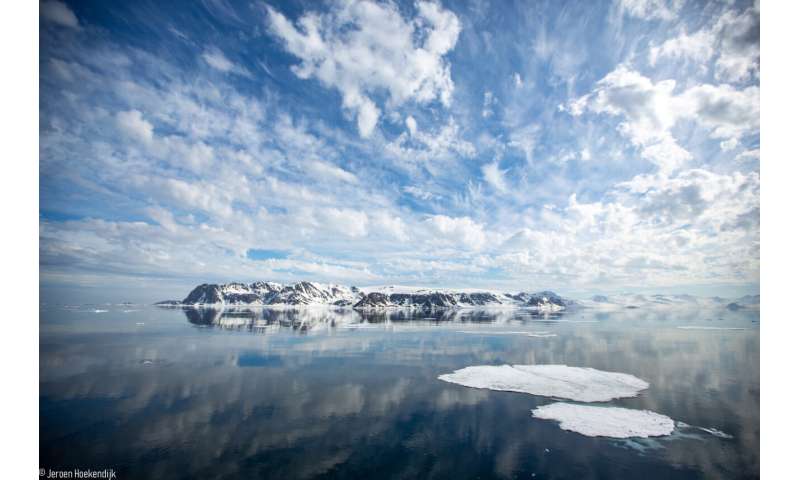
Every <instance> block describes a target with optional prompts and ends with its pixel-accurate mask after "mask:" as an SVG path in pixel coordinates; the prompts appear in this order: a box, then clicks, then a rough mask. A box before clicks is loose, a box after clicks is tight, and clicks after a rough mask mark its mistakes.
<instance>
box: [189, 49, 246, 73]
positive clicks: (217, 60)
mask: <svg viewBox="0 0 800 480" xmlns="http://www.w3.org/2000/svg"><path fill="white" fill-rule="evenodd" d="M200 56H201V57H202V59H203V60H204V61H205V62H206V63H207V64H208V65H209V66H210V67H211V68H213V69H215V70H219V71H220V72H223V73H235V74H237V75H242V76H245V77H247V76H250V73H249V72H248V71H247V70H245V69H244V68H243V67H242V66H240V65H237V64H235V63H233V62H232V61H230V60H229V59H228V57H226V56H225V54H224V53H222V51H221V50H219V49H218V48H209V49H207V50H206V51H204V52H203V53H202V54H201V55H200Z"/></svg>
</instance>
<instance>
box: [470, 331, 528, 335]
mask: <svg viewBox="0 0 800 480" xmlns="http://www.w3.org/2000/svg"><path fill="white" fill-rule="evenodd" d="M456 333H470V334H474V335H528V334H529V333H532V332H509V331H497V332H493V331H491V330H456Z"/></svg>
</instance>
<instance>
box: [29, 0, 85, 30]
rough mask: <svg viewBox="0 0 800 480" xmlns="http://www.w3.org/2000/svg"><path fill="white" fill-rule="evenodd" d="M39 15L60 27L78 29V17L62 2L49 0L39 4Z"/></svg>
mask: <svg viewBox="0 0 800 480" xmlns="http://www.w3.org/2000/svg"><path fill="white" fill-rule="evenodd" d="M39 15H41V16H42V18H44V19H45V20H47V21H49V22H53V23H55V24H58V25H61V26H62V27H68V28H74V29H76V30H78V29H80V28H81V26H80V23H78V17H76V16H75V13H73V12H72V10H70V8H69V7H68V6H67V5H65V4H64V3H62V2H58V1H55V0H49V1H47V2H42V3H41V4H40V5H39Z"/></svg>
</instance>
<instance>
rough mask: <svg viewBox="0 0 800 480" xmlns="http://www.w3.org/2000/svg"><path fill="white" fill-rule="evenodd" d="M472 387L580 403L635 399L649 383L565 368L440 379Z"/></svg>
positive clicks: (464, 372)
mask: <svg viewBox="0 0 800 480" xmlns="http://www.w3.org/2000/svg"><path fill="white" fill-rule="evenodd" d="M439 380H443V381H445V382H450V383H455V384H458V385H463V386H465V387H473V388H487V389H489V390H501V391H508V392H520V393H530V394H531V395H539V396H542V397H556V398H565V399H569V400H576V401H579V402H607V401H609V400H613V399H615V398H623V397H635V396H636V395H637V394H638V393H639V392H640V391H641V390H644V389H646V388H647V387H649V385H648V383H647V382H645V381H644V380H642V379H640V378H636V377H634V376H633V375H628V374H625V373H616V372H604V371H602V370H595V369H594V368H580V367H568V366H566V365H513V366H512V365H497V366H495V365H478V366H473V367H466V368H462V369H460V370H456V371H455V372H453V373H448V374H444V375H440V376H439Z"/></svg>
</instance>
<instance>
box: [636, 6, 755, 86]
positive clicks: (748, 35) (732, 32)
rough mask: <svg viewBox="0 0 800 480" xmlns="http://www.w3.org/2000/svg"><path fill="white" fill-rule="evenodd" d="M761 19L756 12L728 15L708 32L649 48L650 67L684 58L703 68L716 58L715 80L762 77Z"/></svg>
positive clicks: (705, 29) (686, 36)
mask: <svg viewBox="0 0 800 480" xmlns="http://www.w3.org/2000/svg"><path fill="white" fill-rule="evenodd" d="M760 33H761V18H760V13H759V11H758V10H757V9H756V8H748V9H746V10H745V11H743V12H741V13H737V12H736V11H733V10H728V11H725V12H724V13H723V14H722V15H720V16H719V18H718V19H717V20H716V21H715V22H714V24H713V25H711V26H710V27H708V28H701V29H699V30H697V31H696V32H694V33H693V34H691V35H687V34H686V33H685V32H683V33H681V34H680V35H679V36H677V37H675V38H671V39H669V40H667V41H665V42H664V43H662V44H661V45H657V46H653V47H651V48H650V64H651V65H653V64H655V63H656V62H657V61H658V60H660V59H662V58H681V59H686V60H690V61H693V62H697V63H700V64H701V65H703V66H705V65H704V64H705V63H706V62H708V61H709V60H711V59H712V58H713V57H714V56H716V60H715V62H714V77H715V78H716V79H717V80H721V81H725V82H745V81H748V80H750V79H751V78H752V77H753V76H755V77H756V78H758V77H759V75H760V63H761V45H760Z"/></svg>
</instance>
